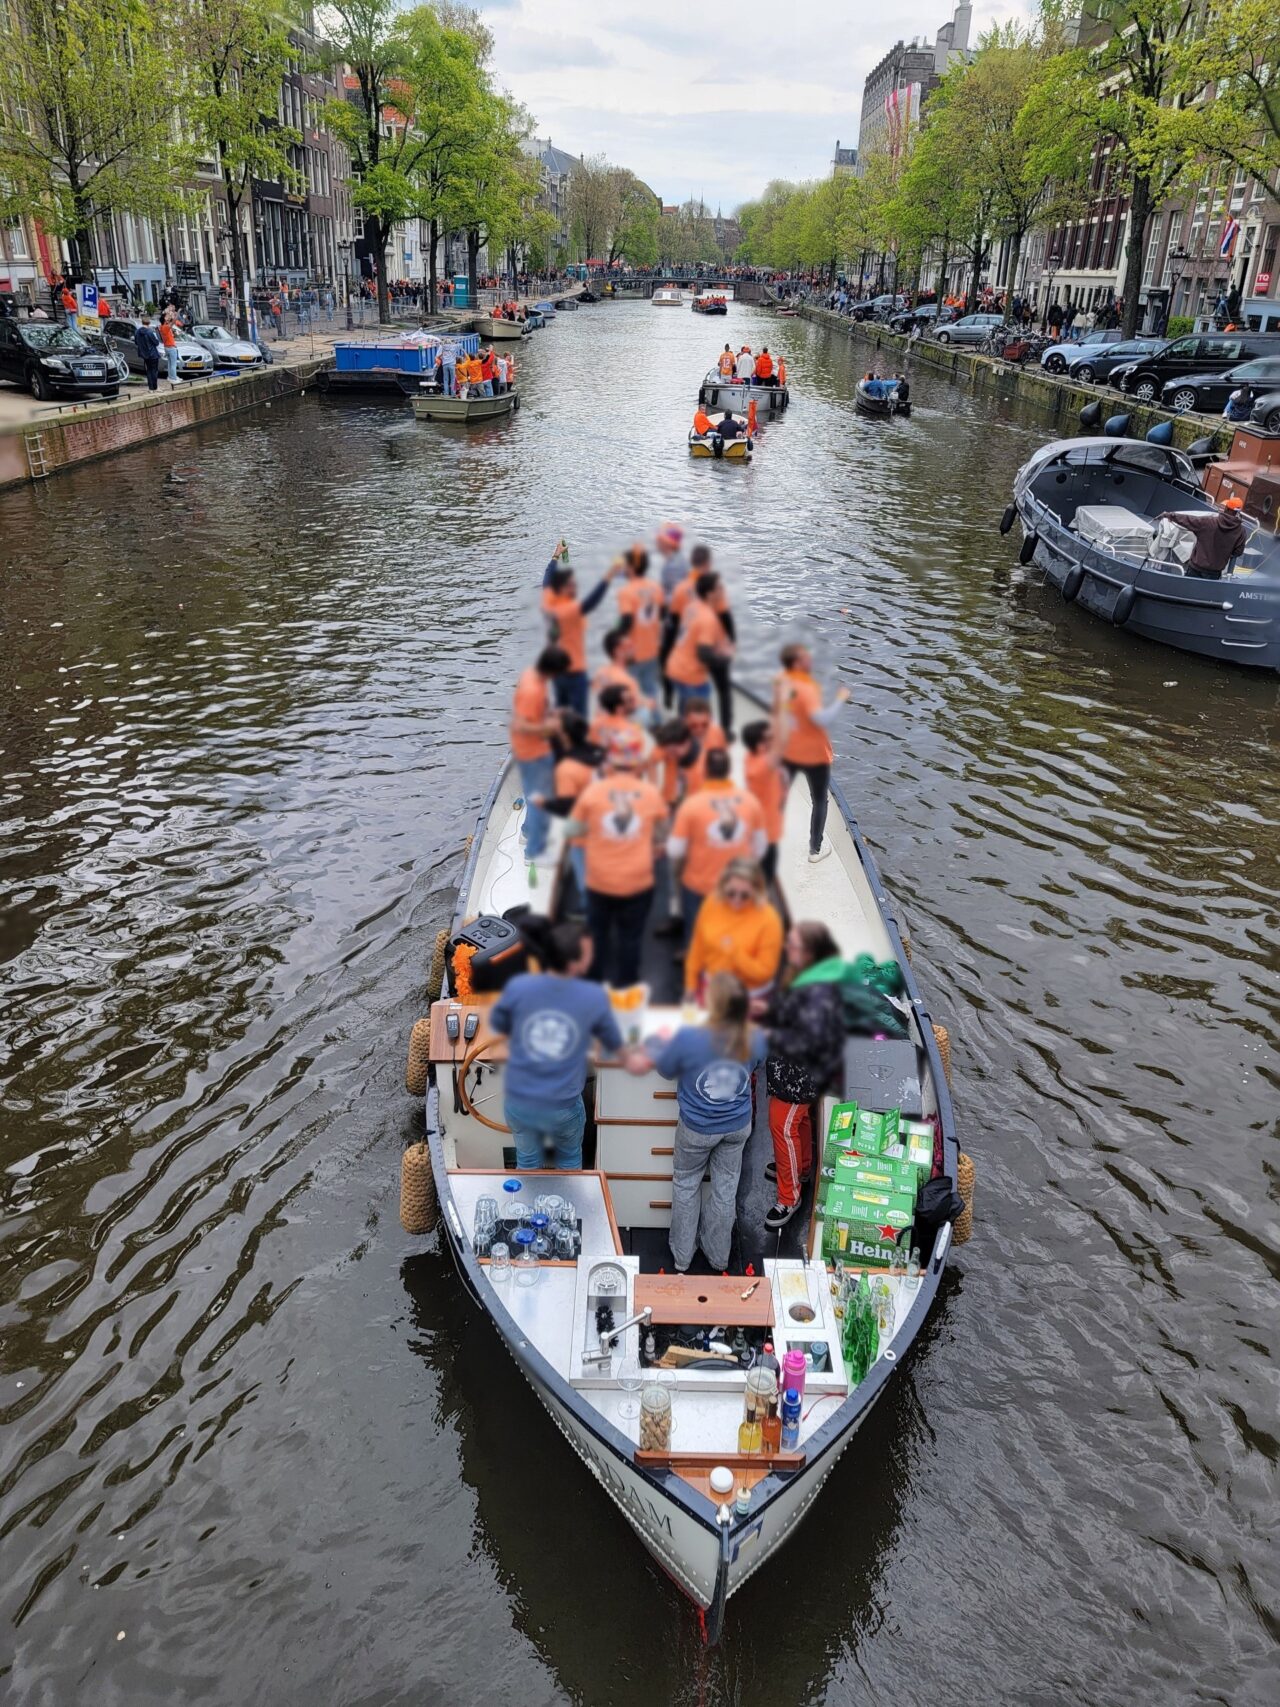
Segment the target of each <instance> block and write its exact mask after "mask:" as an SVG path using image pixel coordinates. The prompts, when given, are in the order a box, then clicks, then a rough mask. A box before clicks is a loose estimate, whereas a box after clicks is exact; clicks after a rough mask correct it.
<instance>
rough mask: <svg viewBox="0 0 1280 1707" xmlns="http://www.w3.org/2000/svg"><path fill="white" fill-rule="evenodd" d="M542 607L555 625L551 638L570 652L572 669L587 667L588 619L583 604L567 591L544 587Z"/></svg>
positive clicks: (548, 618) (570, 666) (549, 620)
mask: <svg viewBox="0 0 1280 1707" xmlns="http://www.w3.org/2000/svg"><path fill="white" fill-rule="evenodd" d="M542 609H543V612H544V614H545V615H546V617H547V620H548V622H549V623H551V624H553V625H554V633H553V634H552V635H551V640H552V641H553V642H554V644H555V645H557V646H563V647H564V649H565V651H566V652H567V653H568V654H569V668H570V669H571V670H585V669H586V667H587V619H586V617H585V616H583V614H582V606H581V605H580V604H579V603H578V601H577V599H573V598H570V597H569V595H568V594H567V593H553V592H552V591H551V588H550V587H544V588H543V589H542Z"/></svg>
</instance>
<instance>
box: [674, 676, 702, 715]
mask: <svg viewBox="0 0 1280 1707" xmlns="http://www.w3.org/2000/svg"><path fill="white" fill-rule="evenodd" d="M691 699H705V700H707V701H708V702H709V701H710V699H711V683H710V681H705V682H703V684H702V686H701V687H696V688H691V687H689V686H688V684H687V683H685V682H677V683H676V706H677V709H678V710H680V711H683V710H684V708H685V703H686V701H688V700H691Z"/></svg>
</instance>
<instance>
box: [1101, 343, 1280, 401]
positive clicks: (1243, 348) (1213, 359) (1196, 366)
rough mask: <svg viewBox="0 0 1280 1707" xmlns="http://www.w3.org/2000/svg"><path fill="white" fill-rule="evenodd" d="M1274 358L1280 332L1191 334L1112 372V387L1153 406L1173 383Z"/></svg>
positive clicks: (1278, 348)
mask: <svg viewBox="0 0 1280 1707" xmlns="http://www.w3.org/2000/svg"><path fill="white" fill-rule="evenodd" d="M1271 355H1280V332H1204V333H1200V332H1192V333H1190V334H1189V335H1188V336H1187V337H1185V338H1174V339H1172V340H1171V342H1169V343H1167V344H1165V345H1164V346H1163V348H1161V349H1159V350H1157V351H1156V352H1155V353H1154V354H1153V355H1149V356H1144V357H1143V358H1142V359H1141V360H1140V361H1136V362H1128V363H1126V364H1125V365H1124V366H1123V367H1118V368H1115V369H1113V371H1112V374H1111V383H1112V385H1114V386H1117V387H1118V388H1119V389H1120V390H1121V391H1123V392H1125V393H1126V395H1127V396H1129V397H1136V398H1137V399H1138V401H1139V402H1140V403H1154V402H1155V401H1156V399H1157V398H1158V397H1159V396H1160V394H1161V392H1162V391H1163V390H1164V387H1165V385H1166V384H1167V382H1168V381H1169V380H1171V379H1185V378H1188V377H1191V376H1194V375H1198V374H1202V373H1203V374H1212V373H1224V372H1225V371H1226V369H1227V368H1230V367H1235V366H1236V365H1237V363H1239V362H1247V361H1256V360H1260V359H1261V358H1262V357H1264V356H1271Z"/></svg>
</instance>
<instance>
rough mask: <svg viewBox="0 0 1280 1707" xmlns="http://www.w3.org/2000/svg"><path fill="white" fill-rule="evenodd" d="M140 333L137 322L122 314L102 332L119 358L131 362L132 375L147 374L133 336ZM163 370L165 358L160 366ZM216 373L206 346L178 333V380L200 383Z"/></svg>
mask: <svg viewBox="0 0 1280 1707" xmlns="http://www.w3.org/2000/svg"><path fill="white" fill-rule="evenodd" d="M137 329H138V322H137V321H136V320H126V319H124V318H123V317H122V316H121V315H119V314H113V315H112V316H111V318H110V320H108V321H107V323H106V325H105V326H104V327H103V331H104V332H105V333H106V334H107V337H108V338H110V340H111V347H112V349H113V350H114V351H115V353H116V354H117V355H119V356H123V357H124V359H125V361H126V362H128V364H129V368H130V370H131V372H133V373H145V372H146V371H147V364H146V363H145V362H144V361H143V359H142V357H141V356H140V355H139V354H138V346H137V345H136V344H135V343H134V341H133V334H134V333H135V332H136V331H137ZM160 365H161V367H163V366H164V361H163V358H162V359H161V363H160ZM213 370H214V360H213V356H212V355H211V354H210V353H209V351H208V350H207V349H205V347H204V345H203V344H197V343H196V341H195V339H194V338H192V337H190V336H189V335H188V334H187V333H186V332H179V333H178V377H179V379H199V378H201V377H202V376H204V375H206V374H211V373H212V372H213Z"/></svg>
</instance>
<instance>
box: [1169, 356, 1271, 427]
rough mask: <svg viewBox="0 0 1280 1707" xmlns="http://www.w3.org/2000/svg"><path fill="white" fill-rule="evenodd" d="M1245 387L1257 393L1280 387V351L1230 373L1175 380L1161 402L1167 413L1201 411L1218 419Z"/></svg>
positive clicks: (1194, 375) (1200, 374)
mask: <svg viewBox="0 0 1280 1707" xmlns="http://www.w3.org/2000/svg"><path fill="white" fill-rule="evenodd" d="M1241 385H1251V386H1252V387H1253V389H1254V390H1255V391H1256V390H1257V389H1258V388H1259V386H1261V387H1262V389H1263V390H1266V391H1274V390H1275V389H1276V387H1277V386H1280V350H1277V351H1276V353H1275V355H1274V356H1263V357H1261V359H1260V360H1258V361H1253V362H1241V363H1240V365H1239V367H1233V368H1228V369H1227V371H1226V373H1197V374H1193V375H1191V376H1190V377H1188V378H1186V379H1171V380H1169V381H1168V383H1167V384H1166V385H1165V388H1164V390H1163V391H1162V392H1161V393H1160V401H1161V402H1162V403H1163V404H1164V406H1165V408H1166V409H1177V410H1178V411H1179V412H1180V413H1181V411H1183V410H1184V409H1197V410H1200V411H1202V412H1203V413H1208V414H1214V415H1216V414H1218V413H1219V411H1220V410H1222V409H1223V408H1225V407H1226V402H1227V398H1228V397H1230V395H1231V393H1232V392H1233V391H1234V390H1235V389H1236V388H1237V386H1241Z"/></svg>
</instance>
